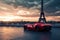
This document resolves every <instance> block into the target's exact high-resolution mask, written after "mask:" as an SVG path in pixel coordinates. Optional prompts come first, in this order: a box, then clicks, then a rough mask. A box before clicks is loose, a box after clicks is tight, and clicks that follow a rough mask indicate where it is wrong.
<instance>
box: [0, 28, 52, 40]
mask: <svg viewBox="0 0 60 40" xmlns="http://www.w3.org/2000/svg"><path fill="white" fill-rule="evenodd" d="M50 39H51V32H32V31H24V29H23V27H19V28H18V27H0V40H50Z"/></svg>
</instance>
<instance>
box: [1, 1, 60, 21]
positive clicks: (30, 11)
mask: <svg viewBox="0 0 60 40" xmlns="http://www.w3.org/2000/svg"><path fill="white" fill-rule="evenodd" d="M40 4H41V0H0V21H38V20H39V16H40V12H41V11H40V8H41V5H40ZM44 13H45V16H46V20H47V21H60V0H44Z"/></svg>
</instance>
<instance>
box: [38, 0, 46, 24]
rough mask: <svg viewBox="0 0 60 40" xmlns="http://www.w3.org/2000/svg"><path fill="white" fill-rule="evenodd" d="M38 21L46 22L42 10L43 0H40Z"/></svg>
mask: <svg viewBox="0 0 60 40" xmlns="http://www.w3.org/2000/svg"><path fill="white" fill-rule="evenodd" d="M39 22H44V23H46V18H45V14H44V11H43V0H41V14H40V18H39Z"/></svg>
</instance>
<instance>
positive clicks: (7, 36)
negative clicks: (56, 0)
mask: <svg viewBox="0 0 60 40" xmlns="http://www.w3.org/2000/svg"><path fill="white" fill-rule="evenodd" d="M0 35H1V36H0V40H1V39H2V40H13V39H14V38H16V37H23V35H24V32H23V28H17V27H0Z"/></svg>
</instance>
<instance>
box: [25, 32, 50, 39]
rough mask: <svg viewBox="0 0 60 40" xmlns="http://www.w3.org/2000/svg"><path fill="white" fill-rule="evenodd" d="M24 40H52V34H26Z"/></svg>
mask: <svg viewBox="0 0 60 40" xmlns="http://www.w3.org/2000/svg"><path fill="white" fill-rule="evenodd" d="M25 34H26V35H25V38H24V40H51V32H25Z"/></svg>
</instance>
